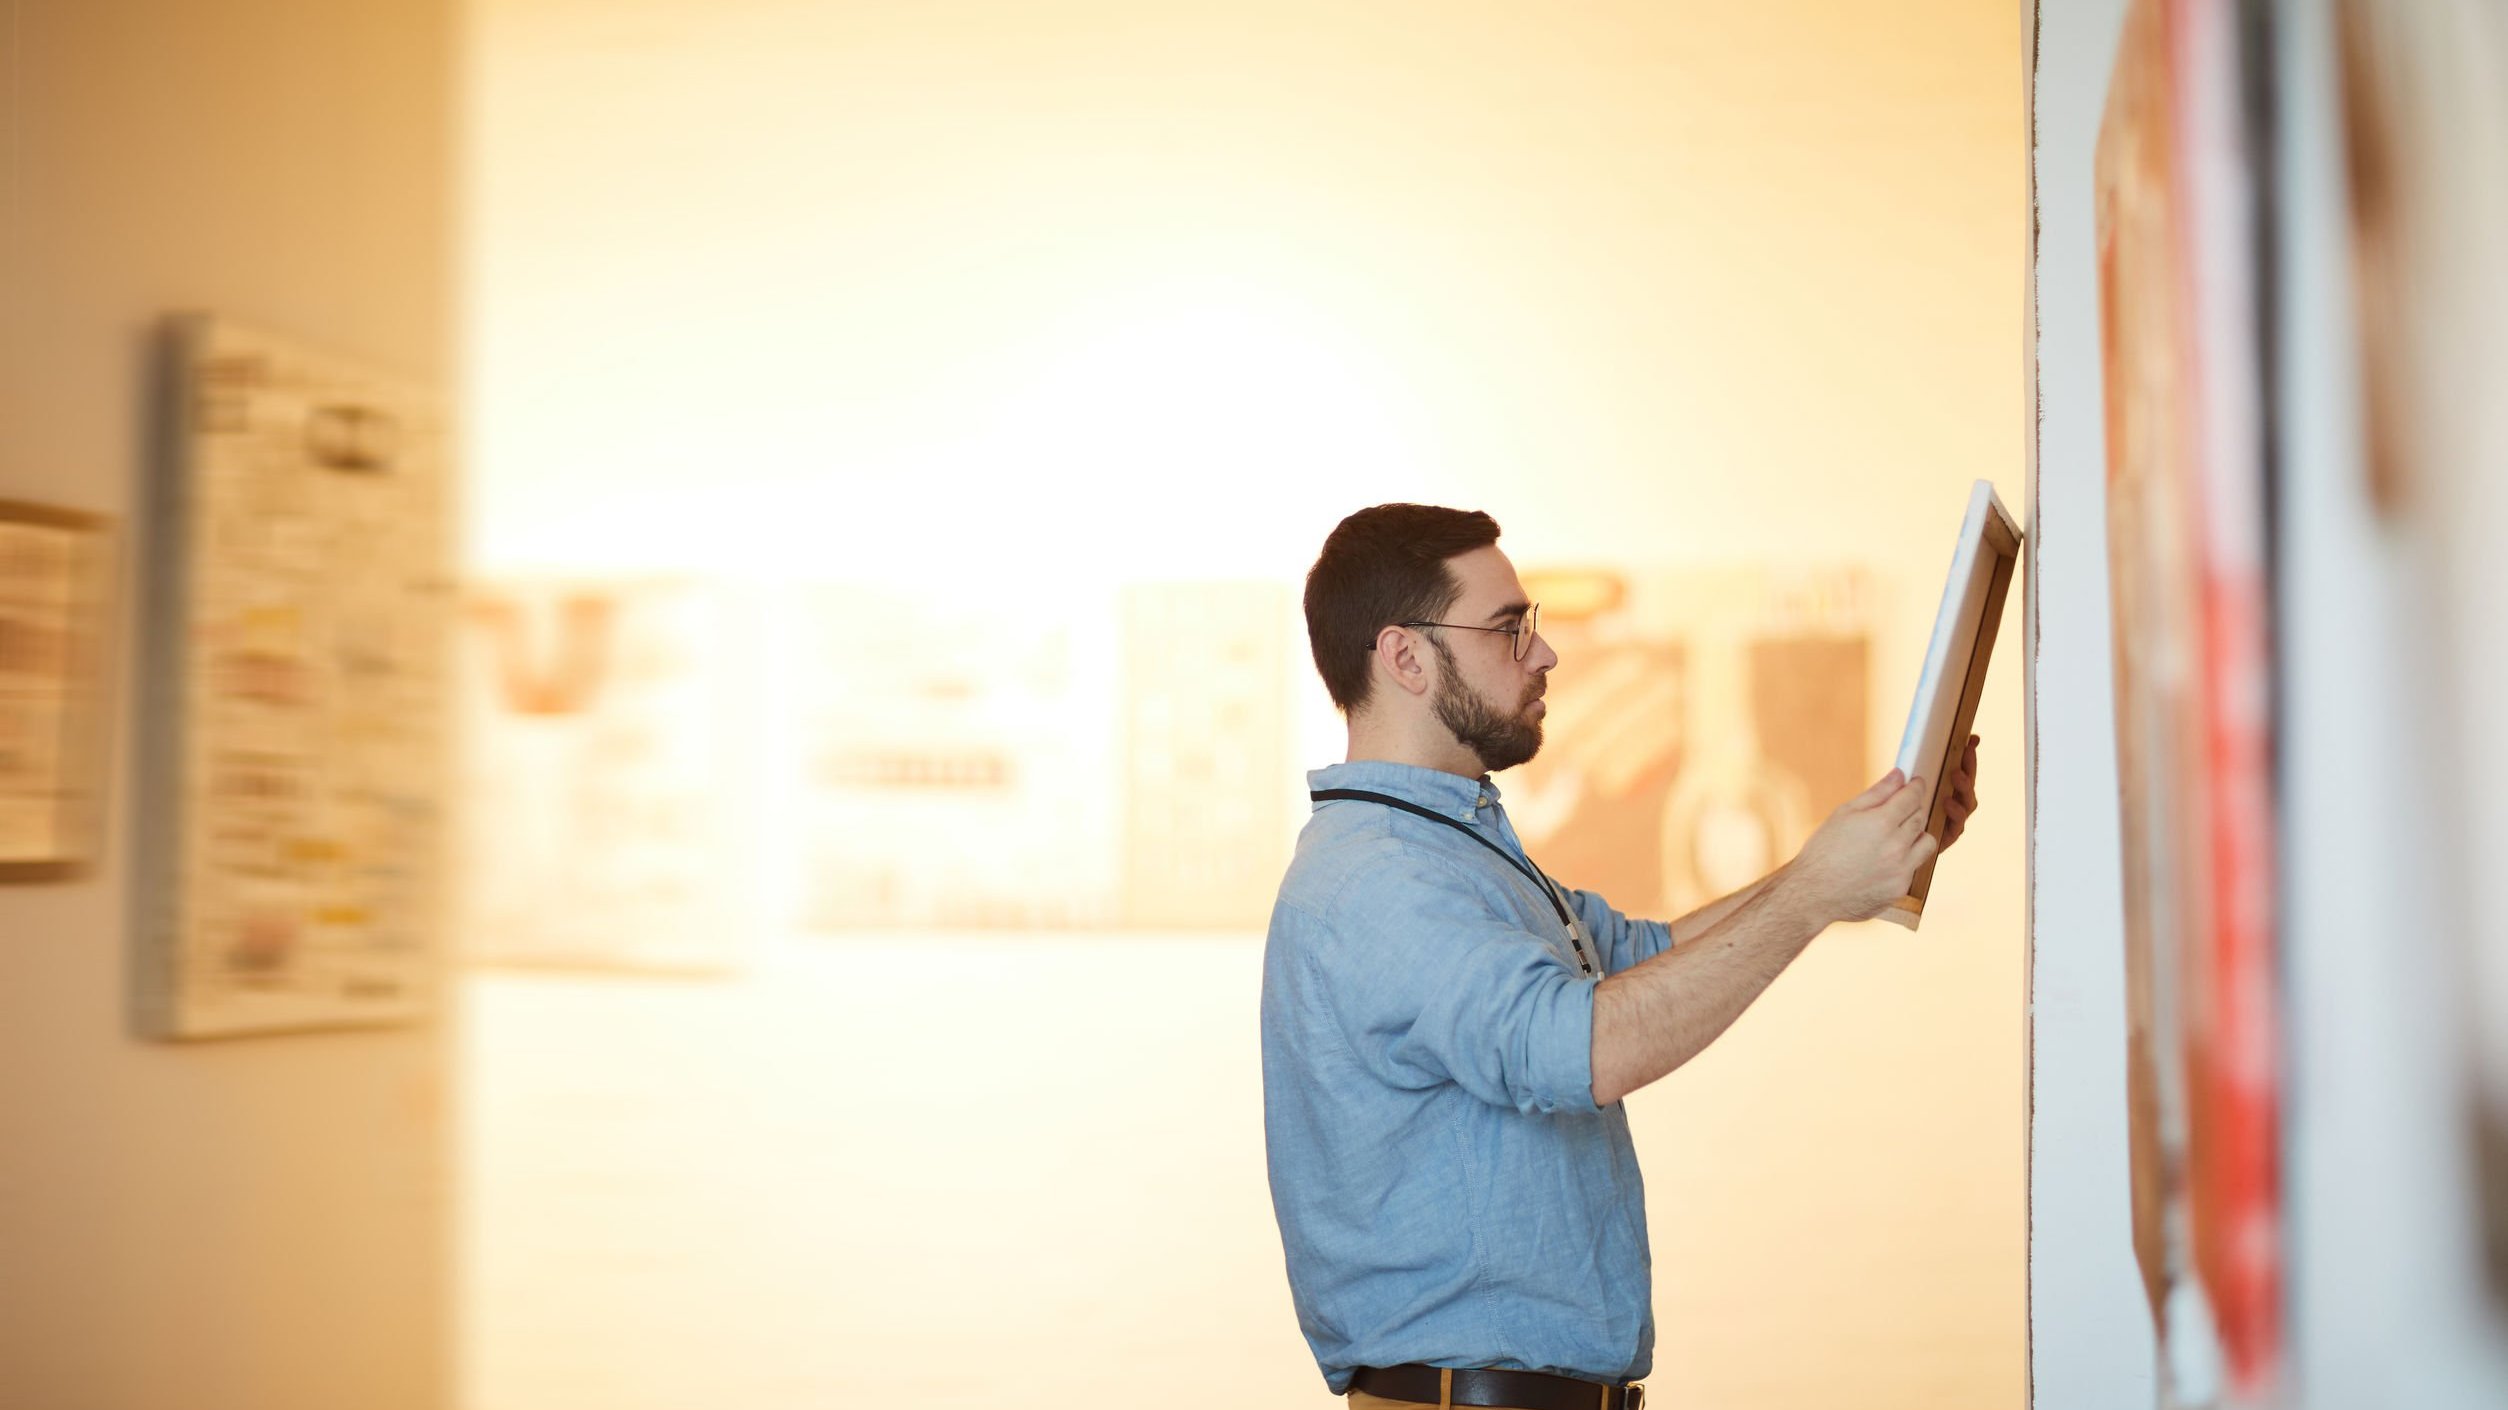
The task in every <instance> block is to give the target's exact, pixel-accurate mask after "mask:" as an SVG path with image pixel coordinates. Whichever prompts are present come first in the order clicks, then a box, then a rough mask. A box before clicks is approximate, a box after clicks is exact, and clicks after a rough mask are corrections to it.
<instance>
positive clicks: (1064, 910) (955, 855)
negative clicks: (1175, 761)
mask: <svg viewBox="0 0 2508 1410" xmlns="http://www.w3.org/2000/svg"><path fill="white" fill-rule="evenodd" d="M791 606H792V608H793V612H792V614H791V616H790V618H789V625H788V626H786V627H785V628H783V629H782V630H781V631H780V632H779V639H780V642H781V645H780V649H779V652H778V654H779V655H781V656H782V657H784V658H785V659H786V660H787V661H788V662H789V664H790V668H791V669H792V671H793V672H794V675H795V680H794V684H793V689H792V693H793V698H794V702H795V708H796V710H797V712H798V718H797V720H796V724H795V730H796V735H795V742H794V743H793V745H792V751H793V757H792V759H791V761H790V764H791V768H792V770H793V773H794V777H795V779H796V781H797V787H798V794H799V796H798V798H797V800H796V802H795V804H794V806H793V810H792V811H793V815H794V817H795V820H796V826H797V829H798V849H797V854H796V856H795V857H794V859H793V860H794V864H795V865H796V866H797V867H798V889H799V898H798V904H799V908H800V913H799V916H798V921H799V926H800V928H801V929H802V930H803V931H804V932H820V933H826V932H841V931H858V930H893V929H902V930H1070V929H1077V928H1085V929H1104V928H1109V927H1112V926H1114V925H1116V924H1117V923H1119V921H1120V920H1121V917H1122V914H1123V911H1122V897H1121V884H1122V867H1121V862H1120V849H1119V847H1118V844H1117V833H1116V822H1115V802H1116V798H1117V793H1118V789H1117V784H1116V777H1117V769H1118V759H1119V755H1118V752H1117V745H1118V738H1117V736H1118V734H1119V726H1120V716H1119V715H1118V713H1117V709H1118V705H1119V703H1120V693H1119V692H1120V687H1119V682H1118V679H1117V665H1116V662H1117V650H1118V648H1117V637H1118V634H1119V623H1118V620H1117V615H1116V604H1115V601H1114V600H1113V598H1112V597H1111V595H1104V594H1098V593H1090V592H1080V591H1077V590H1073V591H1067V592H1066V591H1057V592H1053V593H1050V594H1040V595H1038V596H1037V597H1033V598H1025V599H1021V600H1017V601H1002V600H989V601H988V600H981V599H976V598H966V599H955V600H953V599H951V598H949V597H946V596H943V595H940V594H938V593H920V594H918V593H914V592H910V591H907V590H905V589H903V588H902V587H899V586H892V585H850V584H841V585H840V584H820V585H811V586H807V587H804V588H801V589H799V590H798V592H797V595H796V597H795V598H794V600H793V602H792V604H791Z"/></svg>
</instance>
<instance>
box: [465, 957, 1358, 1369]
mask: <svg viewBox="0 0 2508 1410" xmlns="http://www.w3.org/2000/svg"><path fill="white" fill-rule="evenodd" d="M1259 982H1260V981H1259V951H1258V948H1257V945H1256V942H1254V941H1252V940H1249V939H1244V938H1235V939H1227V940H1211V939H1175V938H1161V937H1146V938H1131V937H1125V938H1120V939H1103V940H1074V939H1069V938H1040V937H1025V936H1020V937H1006V938H989V939H982V940H974V941H964V940H951V939H946V938H943V937H933V936H922V937H916V938H914V939H912V940H911V941H907V942H902V943H899V944H893V945H891V944H875V943H870V942H862V941H847V942H828V943H823V944H810V945H793V946H787V947H781V948H776V949H773V950H770V951H768V952H766V953H764V954H762V955H759V956H757V957H755V958H753V960H752V961H751V962H750V963H749V964H748V965H747V966H746V967H745V969H744V970H743V971H742V972H741V973H739V974H736V975H734V976H732V977H728V978H724V979H719V980H672V979H653V978H638V977H632V976H616V975H596V974H535V973H530V972H524V971H484V972H480V973H477V974H475V975H474V976H472V978H471V979H470V980H469V982H468V993H467V1000H468V1003H467V1008H466V1013H465V1019H464V1022H465V1027H466V1033H467V1043H466V1046H465V1059H464V1060H465V1064H466V1069H467V1070H466V1073H465V1088H466V1090H465V1098H466V1112H467V1117H466V1121H467V1129H466V1131H465V1133H464V1135H465V1140H464V1148H465V1156H464V1174H465V1177H466V1178H465V1181H464V1185H465V1191H464V1203H465V1209H466V1214H465V1237H464V1255H465V1267H464V1270H463V1286H464V1293H465V1295H464V1298H463V1318H464V1322H465V1324H466V1325H465V1329H464V1331H465V1335H464V1337H463V1344H464V1348H465V1352H466V1355H465V1361H466V1365H465V1367H464V1380H465V1382H466V1386H467V1395H466V1403H467V1405H468V1407H469V1410H686V1407H688V1406H691V1405H720V1406H733V1407H740V1410H802V1407H811V1410H823V1408H824V1407H827V1406H834V1405H896V1406H909V1405H910V1406H915V1407H918V1410H953V1407H970V1410H971V1408H972V1407H976V1406H989V1405H1001V1404H1009V1403H1018V1404H1022V1405H1028V1406H1043V1407H1052V1406H1057V1405H1062V1404H1070V1405H1073V1406H1079V1405H1084V1404H1087V1405H1093V1404H1096V1403H1099V1402H1098V1401H1097V1399H1096V1397H1097V1396H1098V1395H1100V1394H1102V1392H1103V1390H1104V1388H1105V1385H1106V1383H1107V1380H1108V1379H1109V1378H1110V1377H1112V1376H1115V1375H1118V1374H1123V1375H1131V1376H1147V1377H1151V1378H1153V1379H1156V1380H1166V1379H1169V1378H1170V1377H1171V1376H1181V1375H1183V1374H1184V1373H1185V1371H1186V1369H1187V1367H1188V1366H1191V1367H1195V1368H1206V1367H1207V1366H1208V1364H1209V1363H1210V1361H1211V1360H1212V1359H1213V1358H1224V1359H1225V1360H1226V1361H1227V1362H1228V1363H1230V1365H1231V1367H1232V1375H1233V1378H1234V1381H1235V1384H1234V1386H1233V1388H1232V1389H1231V1390H1230V1391H1229V1392H1228V1393H1227V1395H1226V1396H1225V1397H1215V1398H1212V1399H1210V1400H1208V1401H1207V1402H1204V1403H1207V1404H1210V1405H1213V1406H1226V1405H1242V1406H1245V1407H1248V1410H1251V1407H1255V1406H1295V1405H1305V1404H1317V1405H1323V1406H1330V1405H1333V1404H1335V1403H1337V1402H1335V1401H1333V1400H1332V1399H1331V1398H1330V1397H1328V1396H1326V1395H1324V1394H1323V1389H1322V1385H1321V1382H1320V1380H1319V1379H1318V1378H1317V1377H1316V1375H1315V1371H1314V1367H1313V1364H1312V1362H1310V1361H1308V1360H1307V1359H1306V1356H1305V1349H1304V1346H1303V1344H1302V1343H1301V1342H1300V1341H1299V1340H1298V1336H1297V1329H1296V1326H1295V1324H1294V1323H1293V1322H1292V1321H1291V1320H1290V1317H1289V1314H1288V1291H1287V1285H1286V1283H1285V1281H1284V1280H1283V1278H1282V1276H1281V1274H1280V1272H1279V1263H1280V1257H1279V1241H1278V1237H1277V1235H1276V1234H1275V1233H1274V1232H1273V1228H1272V1223H1271V1206H1270V1200H1269V1196H1268V1194H1267V1193H1266V1187H1265V1184H1264V1176H1263V1163H1262V1130H1261V1116H1260V1113H1261V1089H1260V1076H1259V1068H1258V1066H1257V1060H1256V1057H1255V1037H1254V1031H1255V1030H1254V1011H1253V1003H1252V995H1253V994H1254V993H1255V992H1256V989H1257V986H1258V985H1259ZM1020 1380H1025V1381H1026V1382H1028V1383H1029V1384H1030V1385H1032V1386H1042V1387H1046V1388H1048V1391H1047V1393H1045V1394H1042V1395H1035V1394H1030V1395H1015V1396H1014V1395H1012V1394H1009V1392H1010V1390H1011V1388H1012V1386H1013V1385H1014V1384H1016V1383H1017V1382H1018V1381H1020Z"/></svg>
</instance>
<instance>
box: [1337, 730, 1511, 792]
mask: <svg viewBox="0 0 2508 1410" xmlns="http://www.w3.org/2000/svg"><path fill="white" fill-rule="evenodd" d="M1423 724H1424V725H1425V728H1422V727H1421V725H1423ZM1347 762H1349V763H1353V764H1361V763H1379V764H1409V765H1411V766H1412V767H1413V768H1421V769H1435V770H1437V771H1438V772H1440V773H1449V774H1453V775H1455V776H1457V777H1459V778H1468V779H1474V780H1477V779H1481V778H1485V777H1487V776H1488V773H1489V769H1488V766H1487V765H1484V764H1483V763H1481V761H1480V756H1479V755H1478V754H1475V753H1473V752H1472V751H1471V750H1469V749H1467V748H1465V747H1464V746H1463V743H1462V741H1460V740H1458V739H1456V738H1455V737H1454V733H1453V731H1451V730H1448V729H1447V728H1445V727H1444V726H1443V725H1440V724H1438V723H1437V722H1436V721H1434V720H1428V721H1422V722H1410V723H1407V724H1406V723H1404V722H1398V721H1391V720H1382V719H1376V718H1372V717H1370V718H1364V719H1354V720H1352V721H1350V751H1349V756H1348V760H1347Z"/></svg>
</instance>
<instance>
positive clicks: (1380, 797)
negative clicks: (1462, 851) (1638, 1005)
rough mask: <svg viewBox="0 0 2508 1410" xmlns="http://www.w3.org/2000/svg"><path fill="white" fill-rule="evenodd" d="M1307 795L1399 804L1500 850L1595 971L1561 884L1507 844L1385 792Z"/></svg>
mask: <svg viewBox="0 0 2508 1410" xmlns="http://www.w3.org/2000/svg"><path fill="white" fill-rule="evenodd" d="M1306 796H1307V797H1309V798H1312V799H1314V800H1315V801H1316V802H1318V803H1329V802H1331V801H1333V800H1334V799H1336V798H1349V799H1354V800H1356V801H1358V802H1361V803H1382V804H1384V805H1385V806H1386V807H1388V808H1400V809H1401V810H1402V811H1404V812H1406V813H1417V814H1418V815H1419V816H1421V817H1423V818H1426V819H1428V820H1429V821H1430V822H1433V823H1443V824H1445V825H1446V826H1447V827H1450V828H1453V829H1454V830H1455V831H1457V832H1459V833H1462V834H1463V835H1464V836H1465V837H1468V838H1470V839H1472V840H1473V841H1474V842H1477V843H1479V844H1480V845H1481V846H1483V847H1486V848H1488V849H1489V850H1490V851H1492V852H1495V853H1497V854H1498V860H1499V861H1502V862H1504V863H1506V864H1507V865H1508V866H1511V867H1513V868H1515V869H1516V870H1517V871H1519V872H1522V873H1523V874H1524V879H1525V880H1526V881H1529V882H1531V883H1532V884H1533V885H1535V886H1537V887H1539V888H1541V894H1542V897H1543V899H1545V900H1547V901H1548V902H1550V909H1551V910H1552V911H1555V912H1557V914H1558V917H1559V924H1561V925H1564V926H1566V927H1567V933H1568V944H1569V945H1570V946H1572V947H1574V949H1575V950H1576V965H1577V968H1579V969H1582V970H1584V971H1585V972H1586V973H1587V974H1591V973H1593V972H1594V966H1593V962H1592V961H1590V960H1588V959H1586V958H1585V942H1584V941H1582V940H1580V939H1578V938H1577V936H1576V922H1575V921H1574V920H1571V919H1570V918H1569V917H1568V910H1567V903H1566V902H1564V901H1561V900H1560V899H1559V888H1558V886H1557V885H1556V884H1555V883H1553V882H1552V881H1551V880H1550V878H1549V876H1547V875H1546V874H1544V873H1543V872H1542V870H1541V869H1540V868H1539V867H1536V866H1533V865H1532V864H1531V863H1529V862H1526V861H1519V860H1518V859H1517V858H1516V856H1515V854H1514V853H1512V852H1509V851H1508V850H1507V849H1506V848H1504V847H1501V846H1499V845H1498V844H1497V843H1495V842H1492V841H1490V840H1489V839H1488V838H1486V837H1483V836H1481V835H1480V834H1479V833H1477V832H1475V831H1473V830H1472V829H1471V828H1470V827H1468V826H1466V825H1465V824H1464V823H1462V822H1460V821H1458V820H1456V819H1454V818H1450V817H1447V816H1446V815H1445V814H1443V813H1440V812H1436V811H1434V810H1432V809H1428V808H1423V807H1421V806H1420V805H1418V804H1417V803H1408V802H1404V801H1403V800H1402V799H1399V798H1395V797H1391V796H1389V795H1387V794H1383V793H1370V792H1368V791H1366V790H1365V789H1361V788H1326V789H1320V790H1316V791H1313V792H1310V793H1308V794H1307V795H1306Z"/></svg>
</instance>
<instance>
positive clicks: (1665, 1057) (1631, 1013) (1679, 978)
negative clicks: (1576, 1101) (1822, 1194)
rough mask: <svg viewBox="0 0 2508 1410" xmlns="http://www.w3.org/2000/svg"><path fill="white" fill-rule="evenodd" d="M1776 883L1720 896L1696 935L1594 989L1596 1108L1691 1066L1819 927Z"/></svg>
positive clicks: (1822, 923) (1773, 879)
mask: <svg viewBox="0 0 2508 1410" xmlns="http://www.w3.org/2000/svg"><path fill="white" fill-rule="evenodd" d="M1784 878H1785V873H1784V872H1783V871H1779V872H1777V873H1776V874H1774V875H1772V876H1769V877H1767V878H1765V879H1763V880H1761V881H1759V882H1757V883H1754V884H1753V885H1752V886H1750V887H1748V888H1746V890H1745V891H1743V892H1737V893H1735V894H1734V895H1733V896H1730V897H1727V898H1726V900H1727V901H1730V902H1732V903H1733V904H1731V905H1730V906H1727V907H1726V908H1725V910H1724V913H1723V914H1722V915H1721V917H1720V918H1719V919H1718V920H1717V921H1715V922H1714V923H1713V924H1712V925H1710V926H1709V927H1708V928H1707V929H1706V930H1705V931H1704V933H1689V932H1686V931H1676V932H1675V934H1676V935H1677V936H1679V941H1680V943H1679V944H1677V945H1676V946H1674V947H1673V948H1672V949H1669V950H1666V951H1664V952H1663V953H1662V954H1659V955H1656V956H1654V957H1653V958H1651V959H1649V960H1647V961H1646V962H1645V963H1643V964H1640V965H1636V966H1633V967H1631V968H1629V969H1626V970H1622V971H1621V972H1620V973H1618V974H1615V975H1612V976H1611V977H1610V978H1608V979H1605V980H1604V981H1602V983H1601V984H1600V985H1599V986H1597V987H1596V988H1595V990H1594V1047H1593V1077H1594V1101H1595V1102H1596V1103H1597V1104H1600V1105H1604V1106H1608V1105H1609V1104H1611V1103H1612V1102H1616V1101H1618V1100H1620V1099H1621V1098H1622V1097H1625V1096H1627V1095H1628V1094H1629V1093H1631V1092H1634V1091H1636V1090H1637V1089H1638V1088H1640V1087H1643V1086H1645V1085H1646V1084H1647V1083H1649V1082H1652V1081H1654V1080H1655V1079H1656V1078H1658V1077H1661V1076H1663V1075H1664V1074H1665V1073H1667V1072H1670V1071H1672V1070H1673V1069H1674V1068H1676V1067H1679V1066H1680V1065H1681V1064H1682V1063H1685V1062H1687V1061H1689V1060H1690V1059H1691V1058H1693V1057H1696V1056H1697V1055H1698V1054H1699V1053H1700V1052H1701V1051H1702V1050H1704V1049H1705V1048H1706V1046H1707V1045H1708V1044H1709V1043H1712V1042H1714V1041H1715V1040H1716V1038H1717V1036H1718V1035H1720V1034H1721V1033H1723V1032H1724V1030H1725V1029H1727V1028H1729V1027H1731V1026H1732V1024H1733V1020H1734V1019H1737V1018H1739V1017H1741V1016H1742V1010H1744V1009H1746V1008H1749V1007H1750V1005H1751V1001H1752V1000H1754V999H1756V998H1758V997H1759V995H1760V992H1761V991H1762V990H1764V989H1766V988H1767V987H1768V986H1769V985H1770V984H1772V983H1775V982H1776V977H1777V976H1778V975H1779V974H1782V973H1784V972H1785V967H1786V966H1787V965H1789V964H1791V963H1793V962H1794V957H1795V956H1796V955H1799V954H1801V953H1802V952H1803V949H1804V947H1805V946H1808V945H1809V944H1810V943H1811V942H1812V940H1813V938H1814V937H1816V936H1817V935H1819V933H1820V932H1821V931H1822V930H1823V929H1825V928H1826V927H1827V921H1826V920H1825V919H1824V918H1822V917H1821V916H1820V915H1818V914H1817V913H1816V912H1815V910H1814V908H1813V907H1812V906H1811V905H1810V904H1809V903H1808V902H1807V901H1806V899H1805V898H1803V897H1802V896H1800V895H1798V894H1797V889H1796V888H1794V887H1791V886H1788V885H1787V884H1786V882H1785V879H1784ZM1717 904H1718V905H1719V906H1723V905H1725V903H1724V902H1718V903H1717ZM1684 924H1685V925H1686V924H1687V920H1686V918H1685V920H1684Z"/></svg>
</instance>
